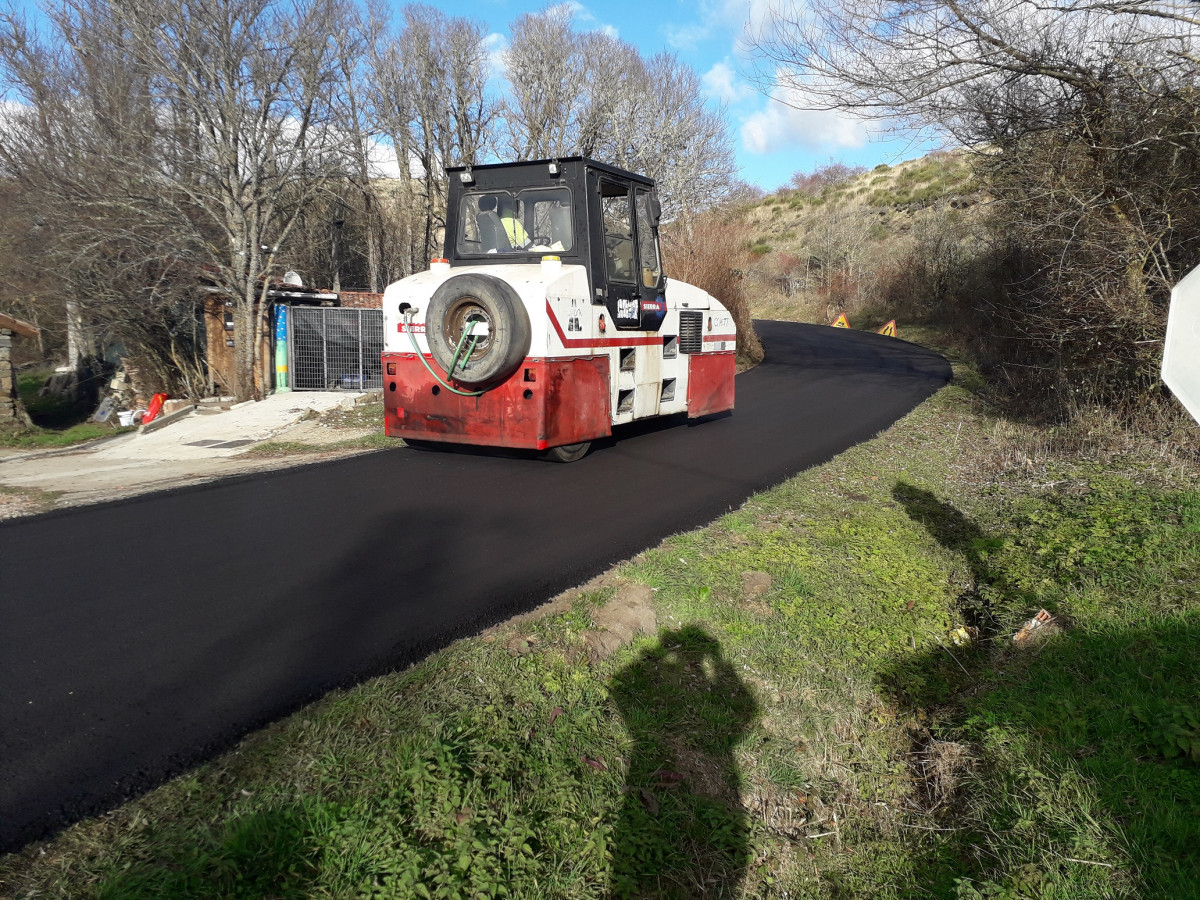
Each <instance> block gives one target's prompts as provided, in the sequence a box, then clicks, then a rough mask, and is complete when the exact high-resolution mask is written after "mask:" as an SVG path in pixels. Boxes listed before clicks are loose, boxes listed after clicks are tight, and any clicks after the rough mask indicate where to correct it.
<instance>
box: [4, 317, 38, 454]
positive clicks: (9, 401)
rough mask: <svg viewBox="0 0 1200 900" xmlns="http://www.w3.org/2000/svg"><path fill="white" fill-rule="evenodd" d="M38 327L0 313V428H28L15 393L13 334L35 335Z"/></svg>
mask: <svg viewBox="0 0 1200 900" xmlns="http://www.w3.org/2000/svg"><path fill="white" fill-rule="evenodd" d="M40 330H41V329H39V328H38V327H37V326H36V325H30V324H29V323H28V322H25V321H23V320H21V319H15V318H13V317H12V316H6V315H4V314H3V313H0V429H3V430H8V431H18V430H20V429H22V428H28V427H29V425H30V421H29V415H28V414H27V413H26V412H25V407H24V406H22V405H21V397H20V395H19V394H18V393H17V373H16V372H15V371H14V370H13V366H12V342H13V335H14V334H19V335H22V336H23V337H37V335H38V332H39V331H40Z"/></svg>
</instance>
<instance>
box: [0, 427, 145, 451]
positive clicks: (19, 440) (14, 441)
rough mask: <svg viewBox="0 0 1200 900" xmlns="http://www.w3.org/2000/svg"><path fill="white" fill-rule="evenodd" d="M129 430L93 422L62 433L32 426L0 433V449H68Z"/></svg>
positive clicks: (67, 429) (64, 430) (66, 429)
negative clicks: (23, 429) (22, 429)
mask: <svg viewBox="0 0 1200 900" xmlns="http://www.w3.org/2000/svg"><path fill="white" fill-rule="evenodd" d="M129 430H130V429H128V428H121V427H120V426H118V425H112V424H107V423H106V424H103V425H98V424H96V423H95V422H81V423H80V424H78V425H72V426H71V427H70V428H65V429H63V430H62V431H56V430H53V429H47V428H38V427H37V426H34V427H33V428H29V429H26V430H25V431H18V432H12V433H0V447H18V448H22V449H53V448H56V447H70V446H73V445H75V444H82V443H84V442H85V441H94V440H96V439H97V438H102V437H111V436H112V435H114V434H122V433H123V432H126V431H129Z"/></svg>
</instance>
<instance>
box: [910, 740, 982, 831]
mask: <svg viewBox="0 0 1200 900" xmlns="http://www.w3.org/2000/svg"><path fill="white" fill-rule="evenodd" d="M974 761H975V760H974V757H973V756H972V755H971V751H970V749H969V748H968V747H967V746H966V745H965V744H959V743H956V742H955V741H939V740H938V739H937V738H935V737H934V736H933V735H931V734H924V735H921V736H920V737H919V738H918V739H917V740H916V741H914V744H913V752H912V754H911V756H910V757H909V766H910V767H911V768H912V771H913V775H914V781H915V783H916V795H917V797H918V799H919V801H920V804H921V807H922V808H923V809H924V810H925V811H926V812H936V811H937V810H939V809H943V808H945V807H947V806H950V805H951V804H952V803H953V802H954V799H955V797H956V796H957V792H958V787H959V785H960V784H961V783H962V779H963V778H964V776H966V775H967V774H968V773H969V772H970V770H971V768H972V766H973V765H974Z"/></svg>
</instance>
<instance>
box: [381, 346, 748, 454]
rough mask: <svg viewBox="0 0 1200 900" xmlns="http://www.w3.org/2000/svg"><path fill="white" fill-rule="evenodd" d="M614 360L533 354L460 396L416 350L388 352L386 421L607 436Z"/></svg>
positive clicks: (484, 439)
mask: <svg viewBox="0 0 1200 900" xmlns="http://www.w3.org/2000/svg"><path fill="white" fill-rule="evenodd" d="M426 359H427V360H430V364H431V365H433V366H434V367H435V368H436V366H437V363H435V362H432V358H431V357H428V356H427V357H426ZM393 365H394V366H395V369H394V372H395V374H392V372H393V369H391V368H390V367H391V366H393ZM608 366H609V359H608V356H607V355H605V356H584V357H577V358H574V359H541V358H537V357H529V358H527V359H525V361H524V362H522V363H521V365H520V366H518V367H517V371H516V372H514V373H513V374H512V376H510V377H509V378H508V380H507V381H504V382H502V383H500V384H499V385H497V386H496V387H494V388H491V389H490V390H487V391H485V392H484V393H483V394H481V395H480V396H478V397H462V396H459V395H458V394H454V393H451V392H450V391H448V390H446V389H445V388H443V387H442V386H441V385H439V384H438V383H437V381H435V380H434V379H433V377H432V376H431V375H430V374H429V372H428V371H427V370H426V369H425V366H424V365H422V363H421V360H419V359H418V358H417V355H416V354H415V353H385V354H383V371H384V372H387V373H388V374H387V375H385V376H384V394H383V396H384V429H385V431H386V432H387V434H388V435H389V436H391V437H399V438H404V437H412V438H420V439H424V440H432V441H447V442H449V443H455V444H478V445H481V446H490V447H523V448H525V449H529V450H545V449H547V448H549V447H558V446H562V445H564V444H578V443H582V442H583V441H591V440H595V439H596V438H600V437H606V436H607V435H609V434H611V433H612V425H611V422H612V418H611V416H610V413H609V387H608ZM730 380H731V381H732V379H730ZM451 383H452V384H454V385H455V387H458V388H459V389H460V390H473V389H474V386H472V385H463V384H459V383H458V382H451Z"/></svg>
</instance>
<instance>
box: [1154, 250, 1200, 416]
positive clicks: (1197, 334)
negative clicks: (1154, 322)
mask: <svg viewBox="0 0 1200 900" xmlns="http://www.w3.org/2000/svg"><path fill="white" fill-rule="evenodd" d="M1162 377H1163V381H1165V382H1166V383H1167V387H1169V388H1170V389H1171V392H1172V393H1173V394H1174V395H1175V396H1176V397H1178V398H1179V402H1180V403H1182V404H1183V405H1184V407H1185V408H1186V409H1187V411H1188V412H1189V413H1191V414H1192V418H1193V419H1195V420H1196V421H1197V422H1200V267H1197V268H1195V269H1193V270H1192V271H1191V272H1190V273H1188V275H1187V277H1186V278H1184V279H1183V280H1182V281H1180V282H1179V284H1177V285H1175V289H1174V290H1173V291H1171V313H1170V316H1169V317H1168V319H1167V338H1166V341H1165V343H1164V346H1163V364H1162Z"/></svg>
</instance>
